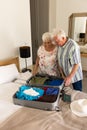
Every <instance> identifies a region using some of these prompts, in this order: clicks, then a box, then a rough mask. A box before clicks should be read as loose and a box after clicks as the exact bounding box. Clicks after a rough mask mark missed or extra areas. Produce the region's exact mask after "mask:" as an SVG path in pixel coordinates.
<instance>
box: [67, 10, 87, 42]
mask: <svg viewBox="0 0 87 130" xmlns="http://www.w3.org/2000/svg"><path fill="white" fill-rule="evenodd" d="M75 17H87V12H84V13H72V14H71V15H70V17H69V27H68V36H69V37H70V38H72V37H71V36H72V24H73V23H72V21H73V18H75ZM85 43H87V21H86V29H85Z"/></svg>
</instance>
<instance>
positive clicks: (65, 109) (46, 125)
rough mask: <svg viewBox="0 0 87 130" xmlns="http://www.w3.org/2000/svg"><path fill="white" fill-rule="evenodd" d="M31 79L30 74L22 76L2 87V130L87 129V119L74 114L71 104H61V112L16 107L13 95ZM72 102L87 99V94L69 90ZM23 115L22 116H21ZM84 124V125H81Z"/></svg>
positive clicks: (0, 126) (0, 94)
mask: <svg viewBox="0 0 87 130" xmlns="http://www.w3.org/2000/svg"><path fill="white" fill-rule="evenodd" d="M29 76H30V77H31V74H30V73H29V72H26V73H23V74H20V76H19V77H18V79H17V80H16V81H15V82H10V83H6V84H2V85H0V130H24V129H25V130H29V129H30V130H54V129H55V130H58V129H60V130H80V129H82V127H84V128H83V129H84V130H86V129H87V125H86V124H87V123H86V121H87V118H83V119H80V118H78V117H76V116H75V115H73V114H72V112H71V110H70V106H69V103H65V102H63V101H61V102H60V107H61V111H59V112H55V111H43V110H39V109H33V108H28V107H22V106H18V105H14V104H13V101H12V96H13V94H14V93H15V92H16V91H17V90H18V88H19V87H20V86H21V85H22V84H23V82H24V83H25V82H26V80H27V79H28V78H29ZM66 93H68V94H71V98H72V100H78V99H81V98H87V94H85V93H81V92H79V91H75V90H71V89H69V88H68V89H67V90H66ZM20 113H21V114H20ZM80 122H82V123H80Z"/></svg>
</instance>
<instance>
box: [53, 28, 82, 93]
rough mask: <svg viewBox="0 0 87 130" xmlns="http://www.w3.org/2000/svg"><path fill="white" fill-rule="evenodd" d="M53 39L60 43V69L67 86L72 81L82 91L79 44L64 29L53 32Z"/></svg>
mask: <svg viewBox="0 0 87 130" xmlns="http://www.w3.org/2000/svg"><path fill="white" fill-rule="evenodd" d="M53 40H54V41H55V42H56V44H57V45H58V47H59V49H58V62H59V66H60V71H61V72H62V73H63V74H64V76H65V78H64V80H65V86H69V85H70V83H72V85H73V88H74V89H75V90H80V91H82V79H83V74H82V66H81V58H80V48H79V46H78V44H77V43H76V42H75V41H74V40H72V39H70V38H68V37H66V34H65V32H64V31H63V30H59V31H56V32H55V33H54V34H53Z"/></svg>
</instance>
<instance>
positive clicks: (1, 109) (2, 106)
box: [0, 72, 31, 125]
mask: <svg viewBox="0 0 87 130" xmlns="http://www.w3.org/2000/svg"><path fill="white" fill-rule="evenodd" d="M29 77H31V73H29V72H26V73H21V74H20V75H19V76H18V79H17V80H15V82H9V83H5V84H1V85H0V125H1V123H2V122H3V121H5V120H6V119H7V118H8V117H9V116H10V115H12V114H13V113H14V112H16V111H17V110H18V109H20V108H21V107H22V106H18V105H15V104H13V95H14V93H15V92H16V91H17V90H18V88H19V87H20V86H21V85H22V84H25V83H26V80H27V79H28V78H29Z"/></svg>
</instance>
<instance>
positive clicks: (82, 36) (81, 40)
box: [79, 33, 85, 42]
mask: <svg viewBox="0 0 87 130" xmlns="http://www.w3.org/2000/svg"><path fill="white" fill-rule="evenodd" d="M79 38H80V42H85V33H80V34H79Z"/></svg>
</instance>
